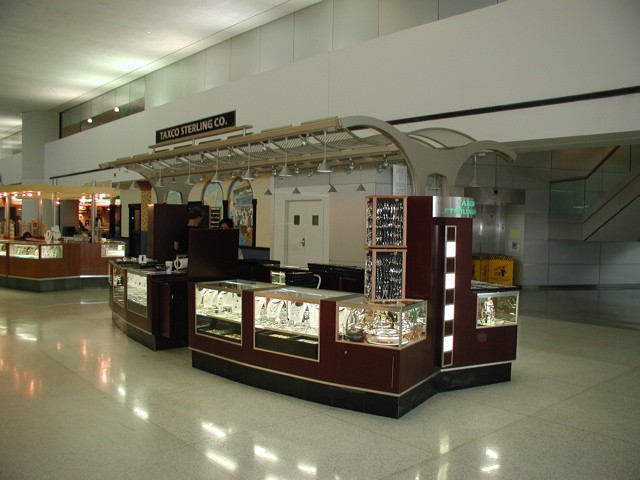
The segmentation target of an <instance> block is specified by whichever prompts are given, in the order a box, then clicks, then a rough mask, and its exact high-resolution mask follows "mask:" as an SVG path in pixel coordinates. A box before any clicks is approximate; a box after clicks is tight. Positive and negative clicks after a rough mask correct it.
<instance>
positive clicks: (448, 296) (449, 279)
mask: <svg viewBox="0 0 640 480" xmlns="http://www.w3.org/2000/svg"><path fill="white" fill-rule="evenodd" d="M456 235H457V227H456V226H455V225H445V226H444V301H443V312H442V313H443V317H442V318H443V327H442V366H443V367H449V366H451V365H453V340H454V337H453V332H454V322H455V298H456V291H455V287H456Z"/></svg>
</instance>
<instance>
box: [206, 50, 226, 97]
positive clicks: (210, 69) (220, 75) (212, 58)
mask: <svg viewBox="0 0 640 480" xmlns="http://www.w3.org/2000/svg"><path fill="white" fill-rule="evenodd" d="M205 63H206V67H205V79H204V83H205V89H206V90H210V89H213V88H215V87H220V86H222V85H224V84H226V83H229V82H230V81H231V40H227V41H225V42H222V43H219V44H218V45H214V46H213V47H209V48H207V49H206V50H205Z"/></svg>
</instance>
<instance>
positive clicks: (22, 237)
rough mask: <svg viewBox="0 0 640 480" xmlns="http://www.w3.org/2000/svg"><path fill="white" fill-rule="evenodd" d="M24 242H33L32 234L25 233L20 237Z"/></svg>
mask: <svg viewBox="0 0 640 480" xmlns="http://www.w3.org/2000/svg"><path fill="white" fill-rule="evenodd" d="M20 238H21V239H22V240H32V239H33V237H32V236H31V232H24V233H23V234H22V236H21V237H20Z"/></svg>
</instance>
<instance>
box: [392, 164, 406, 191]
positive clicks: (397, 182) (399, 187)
mask: <svg viewBox="0 0 640 480" xmlns="http://www.w3.org/2000/svg"><path fill="white" fill-rule="evenodd" d="M392 172H393V195H408V193H409V192H408V189H407V166H406V165H396V164H394V165H393V169H392Z"/></svg>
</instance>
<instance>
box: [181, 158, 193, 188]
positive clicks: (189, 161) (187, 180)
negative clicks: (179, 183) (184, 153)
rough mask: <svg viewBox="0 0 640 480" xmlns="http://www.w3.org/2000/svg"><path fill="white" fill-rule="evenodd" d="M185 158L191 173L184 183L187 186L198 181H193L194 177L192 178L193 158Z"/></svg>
mask: <svg viewBox="0 0 640 480" xmlns="http://www.w3.org/2000/svg"><path fill="white" fill-rule="evenodd" d="M185 160H186V161H187V165H188V166H189V175H188V176H187V179H186V180H185V182H184V184H185V185H186V186H187V187H192V186H194V185H195V184H196V183H195V182H194V181H193V178H191V160H189V159H188V158H186V159H185Z"/></svg>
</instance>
